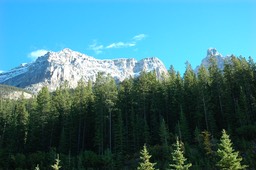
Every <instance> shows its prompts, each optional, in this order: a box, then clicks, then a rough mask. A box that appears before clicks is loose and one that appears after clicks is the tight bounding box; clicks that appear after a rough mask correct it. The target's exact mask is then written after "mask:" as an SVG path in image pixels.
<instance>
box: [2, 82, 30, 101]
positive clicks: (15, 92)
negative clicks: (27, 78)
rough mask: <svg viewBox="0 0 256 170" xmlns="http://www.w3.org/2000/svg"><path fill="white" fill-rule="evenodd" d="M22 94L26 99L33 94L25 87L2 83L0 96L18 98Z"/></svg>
mask: <svg viewBox="0 0 256 170" xmlns="http://www.w3.org/2000/svg"><path fill="white" fill-rule="evenodd" d="M22 95H23V97H24V98H25V99H28V98H31V97H32V96H33V95H32V94H31V93H30V92H29V91H26V90H24V89H21V88H17V87H13V86H7V85H2V84H0V98H5V99H14V100H16V99H19V98H21V97H22Z"/></svg>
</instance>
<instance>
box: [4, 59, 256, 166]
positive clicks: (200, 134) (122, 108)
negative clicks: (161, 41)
mask: <svg viewBox="0 0 256 170" xmlns="http://www.w3.org/2000/svg"><path fill="white" fill-rule="evenodd" d="M209 62H210V66H209V67H208V68H205V67H204V66H201V67H200V68H199V70H198V73H197V74H195V72H194V71H193V69H192V67H191V65H190V64H189V63H186V70H185V73H184V75H183V76H181V75H180V73H179V72H176V71H175V69H174V67H173V66H171V67H170V69H169V72H168V76H165V75H163V76H162V78H161V79H158V78H157V77H156V74H155V72H149V73H145V72H143V73H141V75H140V76H139V77H137V78H130V79H126V80H124V81H123V82H121V83H119V84H117V83H116V82H115V80H114V79H113V78H112V77H111V76H110V75H104V74H102V73H99V74H98V76H97V79H96V81H95V82H94V83H92V82H83V81H82V80H81V81H79V82H78V86H77V87H76V88H75V89H70V88H69V86H68V82H66V83H64V84H63V85H62V86H61V87H59V88H58V89H57V90H56V91H54V92H51V93H50V92H49V91H48V89H47V87H43V88H42V90H41V91H40V92H39V93H38V94H37V96H35V97H34V98H31V99H20V100H7V99H1V101H0V169H1V168H2V169H35V167H37V166H38V167H40V169H50V168H51V166H50V165H53V164H54V160H55V158H56V155H57V154H59V158H60V160H61V162H60V166H61V169H68V170H69V169H137V167H138V166H139V162H140V150H141V149H142V148H143V146H144V144H146V146H147V149H148V150H149V152H150V153H151V155H152V158H151V161H153V162H157V164H155V167H156V168H157V169H168V167H169V166H170V164H173V165H174V164H175V161H174V160H173V159H172V156H171V155H172V152H174V150H175V147H174V146H172V144H173V143H176V141H177V137H178V138H179V141H182V145H180V146H181V149H180V151H181V152H182V153H184V157H186V158H187V160H188V161H189V162H190V163H191V165H192V166H190V169H218V166H216V162H218V160H217V159H218V147H219V145H218V143H219V140H218V139H219V138H220V137H221V135H222V133H221V132H222V129H226V130H227V132H228V134H230V136H231V139H232V141H233V143H234V146H233V147H234V149H235V150H238V151H239V154H240V156H241V158H243V161H242V164H243V165H249V167H250V168H251V169H254V168H255V167H256V156H255V155H256V123H255V122H256V98H255V97H256V65H255V63H254V61H253V59H252V58H251V57H249V59H248V60H246V59H245V58H243V57H235V56H231V57H230V59H229V60H227V61H226V63H225V66H224V69H223V70H220V69H219V68H218V66H217V63H216V60H215V58H214V57H211V58H210V59H209ZM176 145H177V144H176ZM239 158H240V157H239Z"/></svg>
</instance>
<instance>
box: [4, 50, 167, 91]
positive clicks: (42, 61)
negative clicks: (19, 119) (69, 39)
mask: <svg viewBox="0 0 256 170" xmlns="http://www.w3.org/2000/svg"><path fill="white" fill-rule="evenodd" d="M142 71H145V72H150V71H156V74H157V77H158V78H160V77H161V75H162V74H167V70H166V68H165V66H164V64H163V63H162V62H161V61H160V60H159V59H158V58H156V57H153V58H145V59H142V60H139V61H137V60H135V59H133V58H132V59H124V58H121V59H113V60H99V59H95V58H93V57H90V56H87V55H85V54H82V53H79V52H75V51H72V50H70V49H63V50H62V51H60V52H48V53H47V54H45V55H44V56H41V57H39V58H38V59H37V60H36V61H35V62H33V63H30V64H23V65H21V66H20V67H17V68H14V69H12V70H10V71H8V72H4V73H0V83H1V84H7V85H11V86H16V87H21V88H25V89H28V90H31V91H33V92H38V91H39V90H40V89H41V88H42V87H43V86H47V87H48V88H49V90H50V91H53V90H55V89H56V88H57V87H58V86H60V85H61V84H62V83H64V82H65V81H68V82H69V85H70V87H71V88H74V87H76V85H77V82H78V81H79V80H81V79H82V80H84V81H89V80H91V81H95V80H96V76H97V74H98V73H99V72H103V73H104V74H106V75H107V74H110V75H111V76H112V77H114V79H115V80H116V81H117V82H121V81H123V80H124V79H126V78H129V77H136V76H139V75H140V73H141V72H142Z"/></svg>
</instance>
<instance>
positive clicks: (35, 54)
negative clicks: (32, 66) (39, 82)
mask: <svg viewBox="0 0 256 170" xmlns="http://www.w3.org/2000/svg"><path fill="white" fill-rule="evenodd" d="M47 52H48V51H47V50H45V49H40V50H36V51H32V52H30V53H29V54H28V57H29V58H31V59H32V60H36V59H37V58H38V57H41V56H43V55H45V54H46V53H47Z"/></svg>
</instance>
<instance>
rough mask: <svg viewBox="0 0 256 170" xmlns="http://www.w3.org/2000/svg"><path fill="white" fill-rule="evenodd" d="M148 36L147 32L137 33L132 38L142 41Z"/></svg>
mask: <svg viewBox="0 0 256 170" xmlns="http://www.w3.org/2000/svg"><path fill="white" fill-rule="evenodd" d="M146 37H147V35H145V34H139V35H135V36H134V37H133V38H132V39H133V40H134V41H140V40H143V39H144V38H146Z"/></svg>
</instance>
